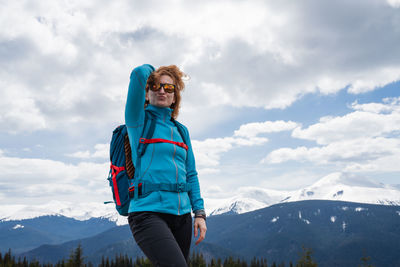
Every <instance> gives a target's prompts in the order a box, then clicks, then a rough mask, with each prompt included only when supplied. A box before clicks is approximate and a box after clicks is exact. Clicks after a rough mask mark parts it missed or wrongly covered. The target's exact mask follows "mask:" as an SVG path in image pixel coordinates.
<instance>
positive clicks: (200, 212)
mask: <svg viewBox="0 0 400 267" xmlns="http://www.w3.org/2000/svg"><path fill="white" fill-rule="evenodd" d="M194 217H195V218H203V219H204V220H206V217H207V216H206V212H205V211H204V210H195V211H194Z"/></svg>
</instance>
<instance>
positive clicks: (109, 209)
mask: <svg viewBox="0 0 400 267" xmlns="http://www.w3.org/2000/svg"><path fill="white" fill-rule="evenodd" d="M46 215H56V216H57V215H61V216H65V217H69V218H74V219H77V220H80V221H84V220H88V219H90V218H106V219H109V220H110V221H114V222H115V223H116V224H117V225H123V224H127V223H128V222H127V219H126V217H123V216H120V215H119V214H118V213H117V211H116V209H115V206H114V204H107V205H106V204H104V203H101V202H87V203H80V204H76V203H71V202H66V201H57V200H53V201H51V202H49V203H46V204H43V205H0V220H1V221H11V220H24V219H33V218H36V217H40V216H46Z"/></svg>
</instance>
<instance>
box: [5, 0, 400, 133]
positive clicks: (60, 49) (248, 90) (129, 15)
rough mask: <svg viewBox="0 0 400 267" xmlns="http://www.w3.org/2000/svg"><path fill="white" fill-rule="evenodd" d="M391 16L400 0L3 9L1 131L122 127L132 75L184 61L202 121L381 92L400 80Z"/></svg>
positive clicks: (190, 98)
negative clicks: (144, 67)
mask: <svg viewBox="0 0 400 267" xmlns="http://www.w3.org/2000/svg"><path fill="white" fill-rule="evenodd" d="M392 7H398V1H397V0H389V1H388V2H387V3H385V2H382V1H375V0H359V1H352V2H348V1H335V2H331V3H321V2H319V1H310V2H307V3H306V4H304V3H302V4H299V3H293V2H291V1H280V2H265V1H251V2H243V1H222V2H215V1H204V2H202V3H201V4H200V3H198V2H196V1H175V2H174V3H168V4H167V3H157V4H154V3H153V2H151V1H150V2H145V3H144V2H141V1H118V3H114V2H103V3H102V4H101V5H98V3H97V2H96V1H86V2H85V3H81V2H79V1H68V2H58V1H43V2H40V3H35V4H28V3H26V2H8V3H7V5H6V6H4V8H2V10H1V11H0V17H1V19H0V22H1V25H3V27H2V29H1V31H0V47H1V49H0V59H1V61H0V62H1V63H0V67H1V68H0V80H1V81H3V82H2V84H1V86H2V88H3V90H2V91H1V93H0V99H1V100H0V106H1V107H2V109H1V110H0V111H1V114H2V116H0V126H1V127H0V128H1V129H2V131H6V132H8V133H11V132H17V133H20V132H25V131H38V130H44V129H45V130H54V129H58V128H61V127H63V126H64V125H66V124H68V125H69V127H67V129H66V130H65V131H71V132H72V133H73V132H75V131H76V130H77V129H80V128H81V127H82V125H90V126H89V127H99V128H101V127H104V125H105V124H107V123H111V122H116V121H118V122H121V121H123V108H124V101H125V100H124V99H125V97H126V89H127V85H128V82H129V73H130V70H131V69H132V68H133V67H134V66H137V65H140V64H143V63H148V62H149V63H152V64H153V65H155V66H156V67H157V66H160V65H167V64H171V63H175V64H177V65H179V66H181V67H182V68H183V69H184V70H185V71H186V72H187V73H188V74H189V75H190V76H191V77H192V80H191V82H190V83H189V84H190V88H187V93H186V94H185V100H184V101H186V102H187V105H186V106H193V107H194V108H195V109H196V110H197V111H196V112H193V113H191V114H199V111H200V110H202V109H205V108H210V107H215V106H232V107H262V108H267V109H270V108H286V107H288V106H290V105H291V104H292V103H294V102H295V101H296V100H298V99H299V98H301V97H302V96H304V95H305V94H308V93H316V92H320V93H322V94H332V93H336V92H338V91H340V90H343V89H344V88H348V89H347V90H348V91H349V92H350V93H354V94H360V93H364V92H367V91H371V90H374V89H375V88H377V87H381V86H383V85H385V84H388V83H391V82H393V81H397V80H399V79H400V74H399V73H400V64H399V63H398V62H397V61H396V60H395V59H396V58H398V57H399V56H400V54H399V53H400V52H399V50H398V49H397V46H396V43H397V41H398V39H399V35H400V31H399V26H398V25H399V23H397V22H398V21H399V20H400V15H399V13H398V12H397V9H395V8H392ZM343 10H346V12H343ZM337 14H340V16H337ZM165 17H168V18H169V19H168V20H167V21H166V20H165ZM354 32H357V35H355V34H354ZM382 40H384V41H382ZM165 51H168V53H165ZM377 51H379V53H376V52H377ZM12 92H14V93H12ZM13 94H15V95H17V96H19V97H18V98H16V97H14V96H13ZM199 99H201V100H202V101H199ZM191 116H192V117H191V118H195V116H194V115H191ZM197 116H199V115H197ZM204 116H206V115H204ZM196 119H197V118H196ZM102 130H104V128H102Z"/></svg>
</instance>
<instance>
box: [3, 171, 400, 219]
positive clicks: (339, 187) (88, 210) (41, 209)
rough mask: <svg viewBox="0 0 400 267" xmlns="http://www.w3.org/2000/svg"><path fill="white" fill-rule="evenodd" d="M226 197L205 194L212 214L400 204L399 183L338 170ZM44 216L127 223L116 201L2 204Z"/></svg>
mask: <svg viewBox="0 0 400 267" xmlns="http://www.w3.org/2000/svg"><path fill="white" fill-rule="evenodd" d="M231 195H232V196H230V197H227V198H207V197H205V205H206V207H205V208H206V212H207V214H208V215H209V216H212V215H217V214H223V213H235V214H241V213H245V212H249V211H253V210H257V209H261V208H265V207H268V206H271V205H274V204H277V203H285V202H293V201H300V200H341V201H349V202H357V203H367V204H382V205H397V206H400V185H384V184H380V183H376V182H374V181H370V180H368V179H366V178H364V177H355V176H351V175H348V174H346V173H341V172H336V173H332V174H329V175H327V176H325V177H322V178H321V179H320V180H318V181H317V182H315V183H314V184H312V185H310V186H307V187H304V188H301V189H299V190H293V191H280V190H271V189H264V188H259V187H257V188H256V187H242V188H240V189H239V190H238V191H237V192H232V193H231ZM45 215H62V216H65V217H69V218H75V219H77V220H88V219H90V218H107V219H109V220H111V221H114V222H116V223H117V225H124V224H127V220H126V218H125V217H122V216H119V215H118V213H117V212H116V210H115V208H114V205H113V204H107V205H105V204H103V203H95V202H91V203H79V204H75V203H69V202H62V201H56V200H54V201H51V202H48V203H46V204H44V205H0V220H3V221H7V220H22V219H29V218H35V217H39V216H45Z"/></svg>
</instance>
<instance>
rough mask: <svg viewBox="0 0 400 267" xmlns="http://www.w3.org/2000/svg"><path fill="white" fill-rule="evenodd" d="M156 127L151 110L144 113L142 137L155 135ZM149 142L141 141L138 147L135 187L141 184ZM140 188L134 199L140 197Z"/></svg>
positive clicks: (148, 137) (147, 137)
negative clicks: (143, 160)
mask: <svg viewBox="0 0 400 267" xmlns="http://www.w3.org/2000/svg"><path fill="white" fill-rule="evenodd" d="M155 128H156V120H155V118H154V117H153V116H152V115H151V113H150V112H148V111H145V113H144V125H143V132H142V137H141V138H146V139H150V138H151V137H153V134H154V130H155ZM147 146H148V144H145V143H141V142H139V144H138V148H137V151H136V152H137V157H136V164H135V168H136V170H135V179H134V182H133V188H136V189H137V188H138V185H139V180H140V172H141V170H140V169H141V162H142V156H143V155H144V153H145V152H146V148H147ZM138 194H139V190H135V191H134V199H135V200H137V199H138V197H139V195H138Z"/></svg>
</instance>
